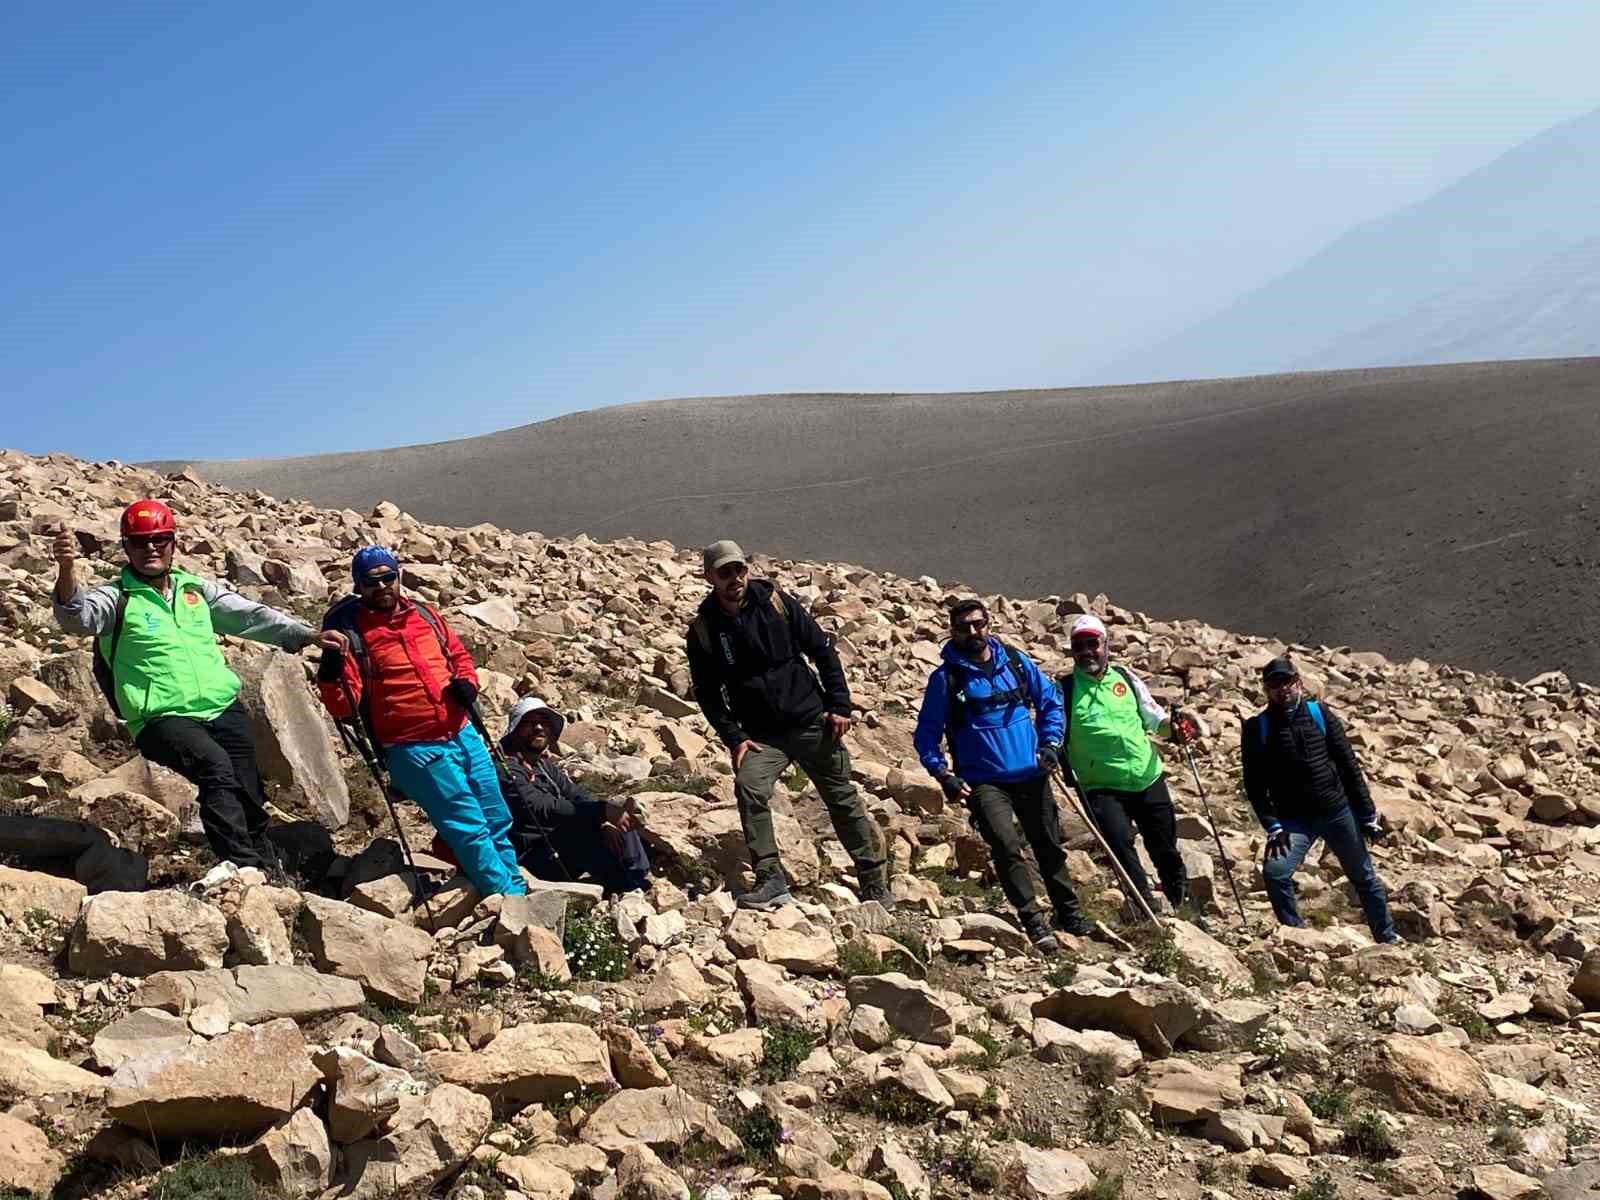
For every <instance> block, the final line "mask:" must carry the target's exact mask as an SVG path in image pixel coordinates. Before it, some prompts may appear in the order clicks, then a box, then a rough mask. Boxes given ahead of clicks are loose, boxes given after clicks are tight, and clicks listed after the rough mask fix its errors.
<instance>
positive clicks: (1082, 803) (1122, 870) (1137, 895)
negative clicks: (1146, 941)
mask: <svg viewBox="0 0 1600 1200" xmlns="http://www.w3.org/2000/svg"><path fill="white" fill-rule="evenodd" d="M1062 774H1063V775H1065V772H1062ZM1050 778H1051V779H1052V780H1054V781H1055V783H1056V786H1058V787H1062V788H1063V790H1064V791H1066V793H1067V795H1068V797H1069V798H1070V799H1071V800H1072V802H1073V811H1074V812H1076V813H1077V814H1078V819H1079V820H1081V821H1082V822H1083V823H1084V824H1085V825H1087V826H1088V827H1089V832H1090V833H1092V834H1094V840H1095V841H1097V842H1099V843H1100V849H1102V850H1104V851H1105V853H1106V857H1107V858H1109V859H1110V860H1111V869H1112V872H1113V873H1114V874H1115V875H1116V877H1117V880H1118V882H1120V883H1121V884H1122V886H1123V887H1125V888H1126V889H1127V890H1128V894H1129V895H1130V896H1132V897H1133V898H1134V899H1135V900H1136V901H1138V904H1139V908H1140V909H1141V910H1143V912H1144V915H1145V918H1146V919H1147V920H1149V921H1151V922H1153V923H1154V924H1156V925H1158V926H1159V925H1160V922H1159V921H1157V920H1156V914H1155V911H1154V910H1153V909H1152V908H1151V907H1150V902H1149V901H1148V900H1146V899H1145V898H1144V893H1143V892H1142V891H1140V890H1139V888H1138V886H1137V885H1136V884H1135V883H1134V882H1133V877H1132V876H1130V875H1129V874H1128V868H1126V867H1124V866H1123V865H1122V860H1121V859H1120V858H1118V857H1117V855H1116V851H1114V850H1112V849H1111V843H1110V842H1108V841H1106V839H1105V835H1104V834H1103V833H1101V832H1100V826H1099V825H1097V824H1095V820H1094V815H1093V813H1091V812H1090V810H1089V802H1088V800H1086V799H1085V798H1084V795H1083V792H1082V791H1080V790H1079V788H1078V781H1077V779H1075V778H1074V779H1073V781H1072V785H1071V787H1066V786H1065V785H1063V784H1062V783H1061V779H1060V778H1058V777H1057V775H1056V773H1055V772H1054V771H1052V772H1050Z"/></svg>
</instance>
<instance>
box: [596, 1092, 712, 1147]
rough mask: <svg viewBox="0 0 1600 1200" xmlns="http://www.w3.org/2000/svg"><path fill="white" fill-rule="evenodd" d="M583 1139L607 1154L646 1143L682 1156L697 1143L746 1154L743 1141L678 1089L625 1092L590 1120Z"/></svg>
mask: <svg viewBox="0 0 1600 1200" xmlns="http://www.w3.org/2000/svg"><path fill="white" fill-rule="evenodd" d="M578 1136H579V1137H580V1138H582V1139H583V1141H585V1142H587V1143H589V1144H590V1145H591V1146H598V1147H600V1149H602V1150H604V1151H606V1153H608V1154H621V1153H622V1152H623V1151H625V1150H626V1149H627V1148H628V1147H629V1146H632V1145H637V1144H641V1143H642V1144H643V1145H646V1146H649V1147H650V1149H652V1150H656V1151H670V1150H678V1149H682V1148H683V1147H684V1146H686V1145H687V1144H688V1143H690V1142H691V1141H696V1140H698V1141H702V1142H704V1143H706V1144H708V1145H710V1146H711V1147H714V1148H715V1149H718V1150H724V1151H730V1152H731V1151H735V1150H738V1149H740V1148H741V1143H740V1141H739V1138H738V1135H737V1134H735V1133H734V1132H733V1130H731V1129H729V1128H728V1127H727V1126H726V1125H724V1124H723V1123H722V1122H721V1121H719V1120H718V1119H717V1114H716V1113H715V1112H714V1111H713V1110H712V1108H711V1106H710V1105H708V1104H705V1103H703V1102H702V1101H700V1100H696V1099H695V1098H694V1097H693V1096H691V1095H690V1094H689V1093H688V1092H686V1091H684V1090H683V1089H682V1088H679V1087H658V1088H629V1089H627V1090H625V1091H620V1092H618V1093H617V1094H616V1095H614V1096H612V1097H610V1098H609V1099H608V1100H607V1101H606V1102H605V1103H604V1104H602V1105H601V1106H600V1107H599V1108H597V1109H595V1110H594V1112H592V1113H590V1114H589V1119H588V1120H586V1121H585V1122H584V1123H583V1128H582V1129H581V1130H579V1132H578Z"/></svg>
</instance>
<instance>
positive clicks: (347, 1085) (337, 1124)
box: [316, 1046, 421, 1145]
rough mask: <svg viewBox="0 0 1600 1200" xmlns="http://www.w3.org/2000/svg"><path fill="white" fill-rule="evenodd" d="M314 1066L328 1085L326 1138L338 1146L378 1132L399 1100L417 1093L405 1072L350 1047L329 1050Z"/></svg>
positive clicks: (414, 1084) (393, 1112) (396, 1106)
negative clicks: (319, 1069) (318, 1069)
mask: <svg viewBox="0 0 1600 1200" xmlns="http://www.w3.org/2000/svg"><path fill="white" fill-rule="evenodd" d="M316 1063H317V1066H318V1067H319V1068H321V1070H322V1077H323V1079H324V1080H326V1081H327V1084H328V1136H329V1137H331V1138H332V1139H333V1140H334V1141H335V1142H338V1143H340V1144H341V1145H344V1144H347V1143H350V1142H356V1141H360V1140H361V1139H362V1138H369V1137H373V1136H375V1135H377V1134H378V1133H380V1132H382V1130H383V1129H384V1128H385V1126H386V1125H387V1124H388V1121H389V1118H390V1117H392V1116H394V1114H395V1113H397V1112H399V1111H400V1101H401V1099H402V1097H404V1096H406V1095H409V1094H414V1093H415V1094H420V1091H421V1089H420V1088H419V1087H418V1085H417V1084H416V1083H415V1081H414V1080H413V1079H412V1078H411V1076H410V1074H409V1073H408V1072H406V1071H403V1070H401V1069H400V1068H398V1067H388V1066H384V1065H383V1064H382V1063H378V1062H374V1061H373V1060H372V1059H370V1058H368V1057H367V1056H366V1055H364V1054H362V1053H361V1052H360V1051H359V1050H356V1049H353V1048H352V1047H350V1046H333V1047H330V1048H329V1049H327V1050H325V1051H322V1052H320V1053H318V1054H317V1055H316Z"/></svg>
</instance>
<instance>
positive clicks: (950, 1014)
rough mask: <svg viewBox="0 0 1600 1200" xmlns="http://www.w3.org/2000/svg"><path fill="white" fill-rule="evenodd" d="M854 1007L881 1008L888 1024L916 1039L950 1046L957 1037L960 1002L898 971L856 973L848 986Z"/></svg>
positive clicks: (847, 989)
mask: <svg viewBox="0 0 1600 1200" xmlns="http://www.w3.org/2000/svg"><path fill="white" fill-rule="evenodd" d="M845 990H846V992H847V994H848V996H849V998H850V1003H851V1005H852V1006H858V1005H862V1004H870V1005H871V1006H872V1007H874V1008H877V1009H881V1010H882V1011H883V1014H884V1016H885V1017H887V1018H888V1021H889V1024H890V1025H892V1026H894V1027H895V1028H896V1029H898V1030H900V1032H902V1033H904V1034H905V1035H906V1036H907V1037H910V1038H911V1039H913V1040H914V1041H918V1042H929V1043H931V1044H933V1045H935V1046H948V1045H949V1044H950V1043H951V1042H952V1041H954V1040H955V1034H956V1012H957V1009H958V1007H959V1005H958V1003H957V1002H956V1001H955V999H954V998H952V997H947V996H946V995H944V994H943V993H941V992H939V991H936V990H935V989H933V988H931V987H929V986H928V985H927V984H925V983H920V982H918V981H917V980H915V979H912V978H911V977H909V976H907V975H903V974H901V973H900V972H898V971H890V972H888V973H887V974H883V975H857V976H856V977H855V978H853V979H851V980H850V982H849V984H848V985H846V989H845Z"/></svg>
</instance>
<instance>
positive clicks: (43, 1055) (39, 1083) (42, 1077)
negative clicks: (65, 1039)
mask: <svg viewBox="0 0 1600 1200" xmlns="http://www.w3.org/2000/svg"><path fill="white" fill-rule="evenodd" d="M105 1090H106V1081H105V1080H104V1079H101V1078H100V1076H98V1075H95V1074H93V1073H91V1072H89V1071H85V1070H84V1069H83V1068H82V1067H75V1066H73V1065H72V1064H71V1063H64V1062H62V1061H61V1060H60V1059H59V1058H52V1057H51V1056H50V1054H49V1052H48V1051H45V1050H41V1049H39V1048H38V1047H37V1046H25V1045H23V1044H22V1043H21V1042H0V1095H6V1094H12V1095H18V1096H32V1097H35V1098H37V1097H40V1096H72V1097H87V1096H98V1095H100V1093H102V1092H104V1091H105Z"/></svg>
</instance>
